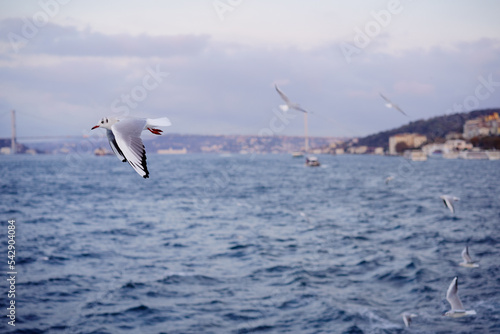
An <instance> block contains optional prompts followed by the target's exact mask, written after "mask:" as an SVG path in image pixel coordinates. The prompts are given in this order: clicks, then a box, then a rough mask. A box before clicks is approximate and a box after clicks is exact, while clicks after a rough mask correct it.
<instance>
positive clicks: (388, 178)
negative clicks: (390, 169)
mask: <svg viewBox="0 0 500 334" xmlns="http://www.w3.org/2000/svg"><path fill="white" fill-rule="evenodd" d="M392 180H394V176H392V175H391V176H388V177H387V178H386V179H385V184H389V182H391V181H392Z"/></svg>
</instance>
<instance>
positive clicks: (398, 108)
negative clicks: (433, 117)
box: [379, 93, 408, 116]
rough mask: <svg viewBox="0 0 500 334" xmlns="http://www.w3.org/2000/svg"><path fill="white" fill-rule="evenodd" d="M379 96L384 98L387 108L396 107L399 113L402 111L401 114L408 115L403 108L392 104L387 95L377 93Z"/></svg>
mask: <svg viewBox="0 0 500 334" xmlns="http://www.w3.org/2000/svg"><path fill="white" fill-rule="evenodd" d="M379 94H380V96H381V97H382V98H383V99H384V100H385V102H387V106H388V107H389V108H394V109H396V110H397V111H399V112H400V113H402V114H403V115H405V116H408V115H407V114H406V113H405V112H404V111H403V109H401V108H400V107H399V106H398V105H397V104H394V103H393V102H392V101H391V100H389V99H388V98H387V97H385V96H384V95H382V93H379Z"/></svg>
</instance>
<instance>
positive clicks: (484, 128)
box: [463, 112, 500, 139]
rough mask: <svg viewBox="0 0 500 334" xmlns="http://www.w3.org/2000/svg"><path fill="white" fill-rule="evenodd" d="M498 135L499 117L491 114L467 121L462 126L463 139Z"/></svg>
mask: <svg viewBox="0 0 500 334" xmlns="http://www.w3.org/2000/svg"><path fill="white" fill-rule="evenodd" d="M499 134H500V116H498V113H496V112H495V113H493V114H491V115H488V116H484V117H478V118H474V119H471V120H468V121H467V122H465V124H464V132H463V137H464V138H465V139H471V138H474V137H482V136H496V135H499Z"/></svg>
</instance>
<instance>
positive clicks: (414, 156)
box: [403, 150, 427, 161]
mask: <svg viewBox="0 0 500 334" xmlns="http://www.w3.org/2000/svg"><path fill="white" fill-rule="evenodd" d="M403 156H404V157H405V158H406V159H408V160H411V161H427V154H425V152H424V151H422V150H406V151H405V153H404V155H403Z"/></svg>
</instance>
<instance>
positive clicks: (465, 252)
mask: <svg viewBox="0 0 500 334" xmlns="http://www.w3.org/2000/svg"><path fill="white" fill-rule="evenodd" d="M462 259H463V260H464V262H460V263H459V265H461V266H462V267H467V268H477V267H479V264H477V263H476V262H475V261H472V258H471V257H470V255H469V246H465V248H464V250H463V251H462Z"/></svg>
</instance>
